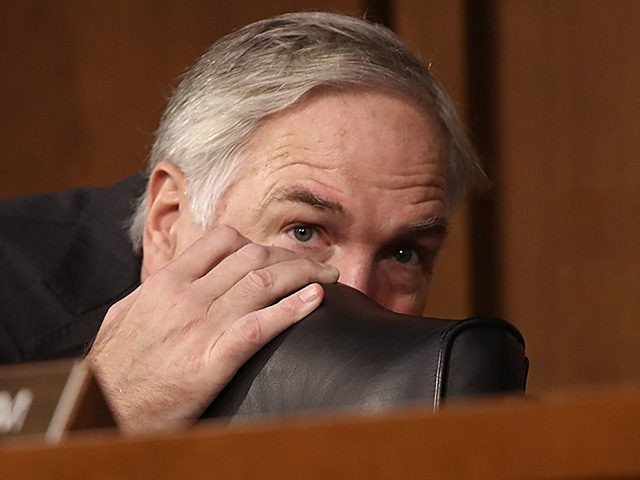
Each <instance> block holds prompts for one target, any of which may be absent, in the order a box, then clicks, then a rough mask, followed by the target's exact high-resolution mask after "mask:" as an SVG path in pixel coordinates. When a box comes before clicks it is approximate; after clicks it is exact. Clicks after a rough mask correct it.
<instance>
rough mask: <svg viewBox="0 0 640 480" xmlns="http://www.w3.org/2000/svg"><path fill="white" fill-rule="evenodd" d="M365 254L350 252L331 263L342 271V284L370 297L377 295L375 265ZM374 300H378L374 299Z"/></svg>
mask: <svg viewBox="0 0 640 480" xmlns="http://www.w3.org/2000/svg"><path fill="white" fill-rule="evenodd" d="M369 257H370V256H369V255H367V254H366V253H365V252H349V253H346V252H345V255H344V256H343V257H342V258H341V259H339V260H336V259H333V260H334V261H332V262H329V263H331V264H332V265H334V266H335V267H336V268H337V269H338V270H339V271H340V280H339V281H340V283H344V284H345V285H349V286H350V287H353V288H355V289H356V290H359V291H361V292H362V293H364V294H365V295H367V296H369V297H372V298H373V297H374V295H375V289H374V287H375V278H374V275H375V264H374V261H373V260H372V259H371V258H369ZM374 300H376V299H375V298H374Z"/></svg>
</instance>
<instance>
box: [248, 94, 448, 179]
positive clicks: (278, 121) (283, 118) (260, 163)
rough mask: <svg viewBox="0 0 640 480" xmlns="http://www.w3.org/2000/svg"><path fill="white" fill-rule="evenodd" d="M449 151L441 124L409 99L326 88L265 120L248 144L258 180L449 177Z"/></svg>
mask: <svg viewBox="0 0 640 480" xmlns="http://www.w3.org/2000/svg"><path fill="white" fill-rule="evenodd" d="M444 151H445V149H444V148H443V141H442V135H441V129H440V127H439V124H438V122H437V121H436V120H435V119H434V118H433V116H432V115H431V114H430V113H429V112H427V110H426V109H425V108H424V107H423V106H418V105H417V103H416V102H412V101H411V100H409V99H407V98H406V97H405V96H403V95H401V94H398V93H395V92H390V91H387V90H364V89H350V90H335V89H325V90H320V91H316V92H313V93H312V94H311V95H309V96H308V97H306V98H305V99H304V100H303V101H301V102H298V103H297V104H295V105H294V106H292V107H290V108H288V109H286V110H284V111H282V112H279V113H277V114H274V115H271V116H269V117H267V118H266V119H265V120H263V122H262V124H261V125H260V127H259V128H258V129H257V130H256V132H255V133H254V134H253V135H252V138H251V140H250V142H249V148H248V158H247V164H248V166H249V168H250V169H251V174H258V175H266V174H269V173H272V174H273V173H276V172H278V171H279V170H282V169H283V168H285V167H289V168H293V169H294V170H300V169H301V168H303V169H304V168H305V167H306V168H312V169H324V170H339V171H341V172H342V173H346V174H348V175H349V176H350V177H351V178H354V179H357V178H359V177H360V176H362V175H364V176H371V174H372V173H374V172H375V173H377V174H379V175H392V176H397V175H404V176H406V175H420V174H421V173H427V172H431V171H434V170H437V171H438V173H439V174H442V175H444V174H445V173H446V159H445V156H444ZM298 173H300V172H299V171H298ZM309 173H311V172H309Z"/></svg>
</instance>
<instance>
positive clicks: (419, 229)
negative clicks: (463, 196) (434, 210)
mask: <svg viewBox="0 0 640 480" xmlns="http://www.w3.org/2000/svg"><path fill="white" fill-rule="evenodd" d="M408 233H409V235H410V236H411V235H437V236H439V237H442V238H446V236H447V234H448V233H449V222H448V221H447V220H446V219H444V218H442V217H438V216H435V215H434V216H433V217H429V218H427V219H426V220H424V221H422V222H418V223H414V224H413V225H411V226H410V227H409V232H408Z"/></svg>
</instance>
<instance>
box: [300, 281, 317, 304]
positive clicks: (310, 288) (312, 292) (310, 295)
mask: <svg viewBox="0 0 640 480" xmlns="http://www.w3.org/2000/svg"><path fill="white" fill-rule="evenodd" d="M319 296H320V287H319V286H318V285H307V286H306V287H305V288H303V289H302V290H301V291H300V300H302V301H303V302H305V303H311V302H313V301H314V300H315V299H316V298H318V297H319Z"/></svg>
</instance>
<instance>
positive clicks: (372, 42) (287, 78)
mask: <svg viewBox="0 0 640 480" xmlns="http://www.w3.org/2000/svg"><path fill="white" fill-rule="evenodd" d="M319 87H330V88H331V87H334V88H351V87H360V88H363V87H364V88H372V87H373V88H385V89H390V90H392V91H395V92H398V93H400V94H402V95H404V96H405V97H407V98H409V99H410V100H411V101H415V102H416V103H417V104H418V105H419V106H421V107H422V108H424V109H425V111H426V112H427V113H428V114H430V115H432V116H433V117H434V118H435V119H436V120H437V121H438V123H439V124H440V127H441V130H442V135H443V139H444V141H445V145H446V149H447V162H448V163H447V203H448V206H449V207H452V206H453V205H455V203H457V201H458V200H459V199H460V198H461V197H463V196H464V194H465V193H466V191H467V189H468V187H469V185H470V184H471V183H473V182H474V180H475V179H477V178H479V177H481V176H482V170H481V168H480V166H479V163H478V161H477V157H476V154H475V152H474V149H473V148H472V146H471V143H470V142H469V139H468V137H467V135H466V133H465V130H464V128H463V127H462V124H461V122H460V120H459V119H458V116H457V114H456V111H455V108H454V106H453V103H452V101H451V99H450V98H449V96H448V95H447V94H446V92H445V91H444V89H443V88H442V87H441V86H440V85H439V83H438V82H437V81H436V80H435V79H434V77H433V76H432V75H431V73H430V72H429V69H428V68H427V67H425V66H424V65H423V64H422V63H421V62H420V61H419V60H418V59H417V57H416V56H415V55H414V54H413V53H411V52H410V51H409V50H408V49H407V48H406V47H405V46H404V45H402V43H401V42H400V40H399V39H398V38H397V37H396V36H395V34H394V33H393V32H391V31H390V30H389V29H387V28H385V27H383V26H381V25H377V24H373V23H370V22H368V21H366V20H361V19H358V18H353V17H348V16H344V15H338V14H332V13H322V12H307V13H290V14H285V15H281V16H278V17H274V18H272V19H267V20H261V21H258V22H256V23H253V24H250V25H248V26H246V27H243V28H241V29H239V30H237V31H235V32H233V33H231V34H229V35H227V36H225V37H223V38H221V39H220V40H218V41H217V42H216V43H214V44H213V46H212V47H211V48H210V49H209V51H207V52H206V53H205V54H204V55H203V56H202V57H201V59H200V60H199V61H198V62H197V63H196V65H195V66H194V67H193V68H192V69H191V70H190V71H188V72H187V73H186V74H185V76H184V78H183V79H182V81H181V82H180V84H179V86H178V87H177V89H176V91H175V92H174V94H173V96H172V97H171V99H170V101H169V105H168V106H167V108H166V110H165V112H164V114H163V116H162V119H161V121H160V126H159V128H158V130H157V132H156V138H155V142H154V144H153V148H152V151H151V158H150V162H149V171H151V170H153V168H154V167H155V166H156V165H157V164H158V162H160V161H168V162H171V163H172V164H174V165H176V166H177V167H178V168H179V169H180V170H181V171H182V172H183V173H184V175H185V179H186V195H187V197H188V198H189V202H190V203H189V205H190V209H191V212H192V214H193V217H194V220H195V222H197V223H198V224H199V225H200V226H202V227H208V226H210V223H211V222H212V220H213V218H214V216H215V205H216V204H217V202H218V201H219V199H220V198H221V196H222V195H223V194H224V193H225V191H226V190H227V188H228V187H229V186H230V185H231V184H232V183H233V182H234V181H235V180H236V176H237V175H238V172H239V170H240V167H241V166H242V155H241V154H242V151H243V148H244V147H245V146H246V145H247V143H248V142H249V140H250V137H251V135H252V133H253V132H254V131H255V130H256V128H257V127H258V126H259V124H260V123H261V121H263V120H264V119H265V118H266V117H268V116H269V115H272V114H274V113H276V112H279V111H282V110H284V109H286V108H288V107H290V106H292V105H293V104H295V103H296V102H299V101H300V100H301V99H303V97H305V96H306V95H308V94H309V93H310V92H311V91H312V90H314V89H317V88H319ZM145 217H146V196H143V197H142V198H141V200H140V202H139V204H138V208H137V211H136V213H135V214H134V216H133V219H132V223H131V228H130V235H131V239H132V241H133V245H134V246H135V247H136V249H140V247H141V243H142V232H143V228H144V222H145Z"/></svg>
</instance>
